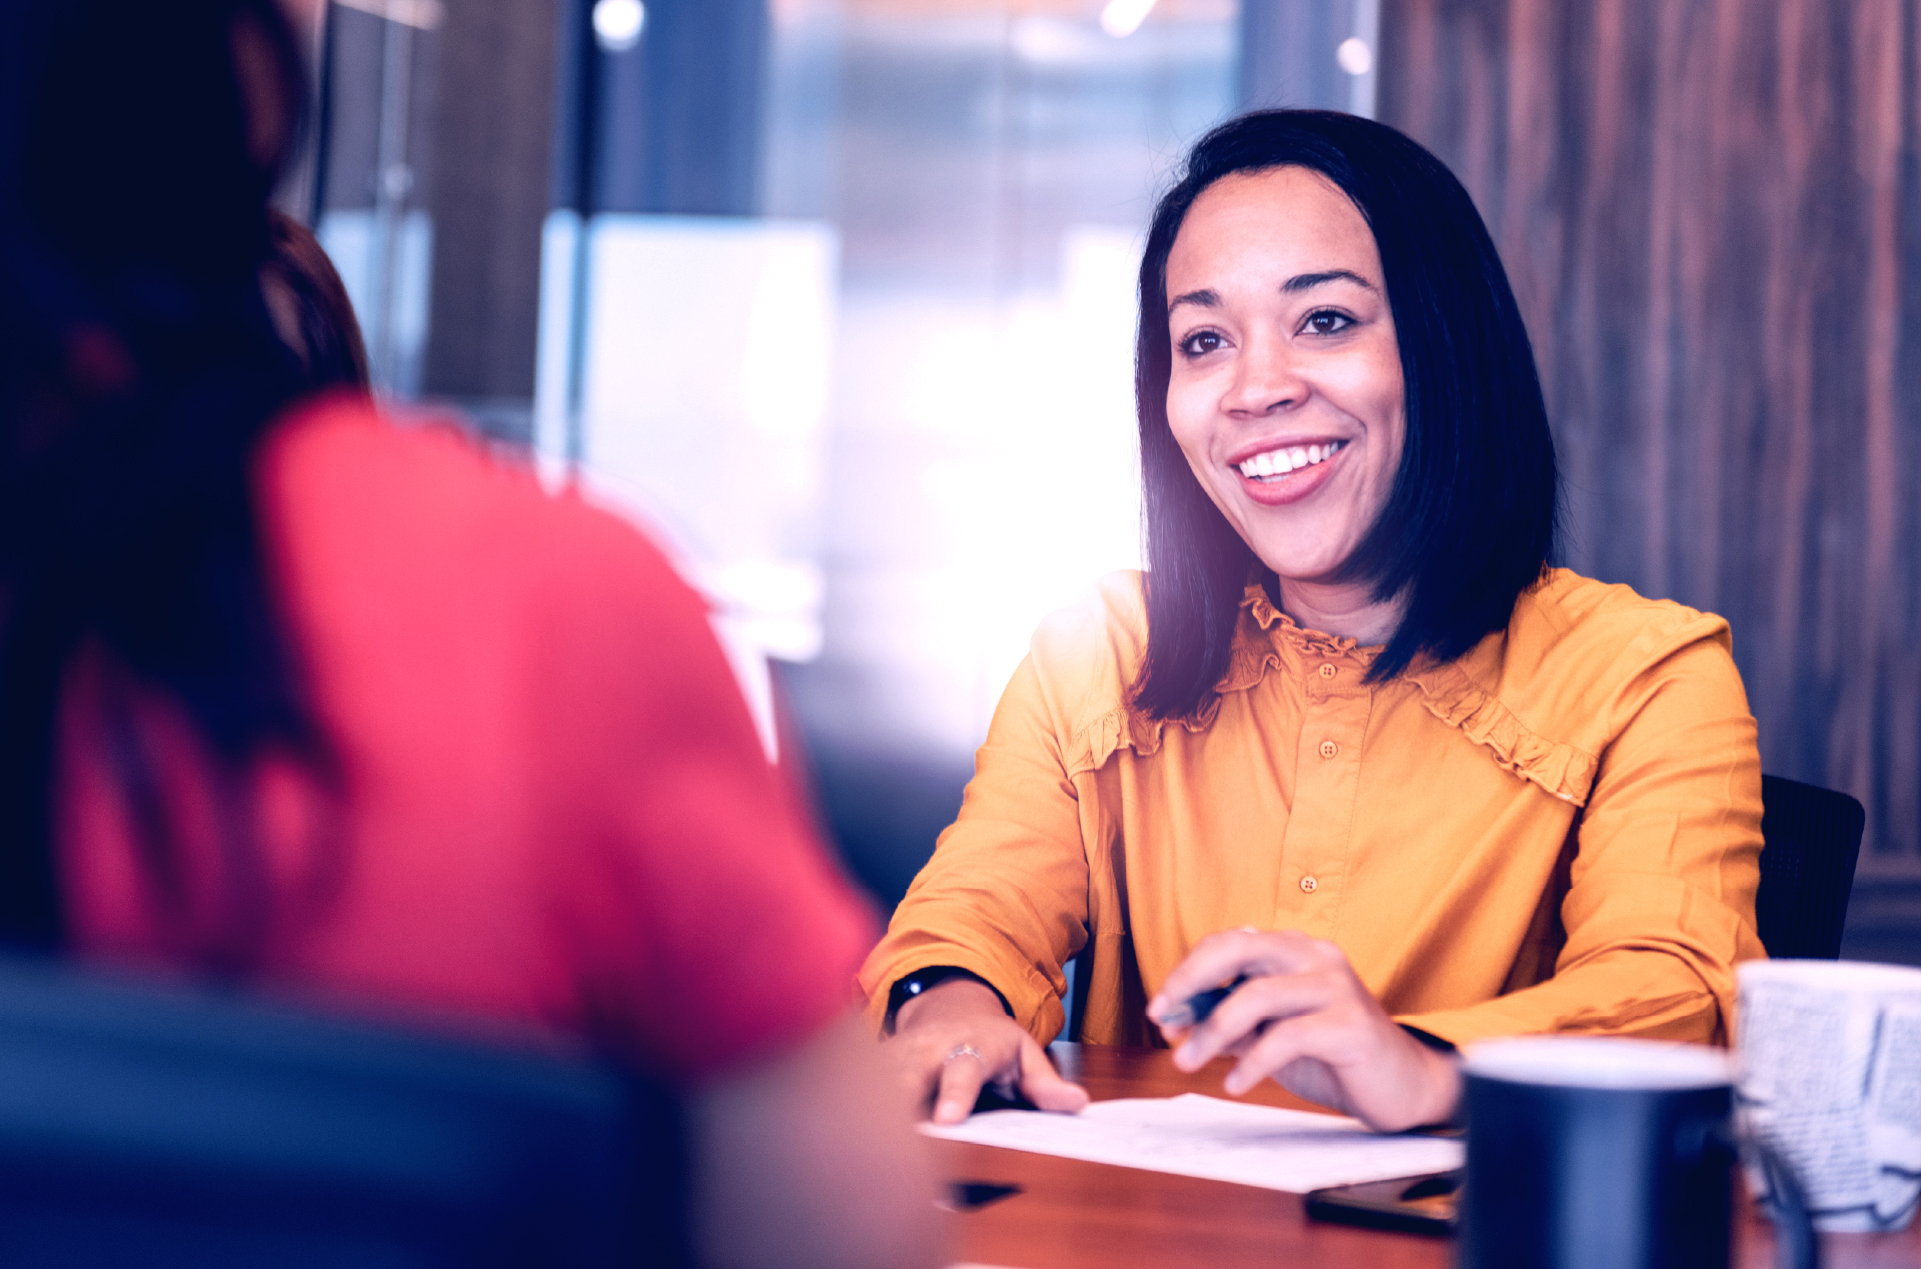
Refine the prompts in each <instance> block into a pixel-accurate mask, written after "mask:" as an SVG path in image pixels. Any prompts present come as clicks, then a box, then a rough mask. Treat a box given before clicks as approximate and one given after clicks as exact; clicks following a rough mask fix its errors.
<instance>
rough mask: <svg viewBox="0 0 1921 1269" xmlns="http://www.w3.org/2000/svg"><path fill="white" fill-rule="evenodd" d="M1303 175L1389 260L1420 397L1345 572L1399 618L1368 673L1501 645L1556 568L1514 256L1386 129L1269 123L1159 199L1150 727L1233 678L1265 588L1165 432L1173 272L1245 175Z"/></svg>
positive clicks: (1148, 370) (1143, 363)
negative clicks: (1400, 600)
mask: <svg viewBox="0 0 1921 1269" xmlns="http://www.w3.org/2000/svg"><path fill="white" fill-rule="evenodd" d="M1289 166H1293V167H1304V168H1309V169H1312V170H1313V171H1316V172H1319V173H1320V174H1321V175H1323V176H1325V177H1326V178H1327V179H1329V180H1330V181H1332V182H1333V183H1334V184H1335V185H1337V186H1338V187H1340V189H1341V190H1342V192H1344V193H1345V194H1346V195H1347V196H1348V197H1349V198H1350V199H1352V200H1353V202H1354V205H1355V206H1356V207H1357V208H1359V209H1360V212H1361V215H1362V216H1363V217H1365V218H1366V220H1367V223H1368V226H1369V227H1370V228H1371V229H1372V230H1373V232H1374V241H1375V243H1376V245H1377V246H1378V247H1379V249H1380V254H1381V268H1382V272H1383V273H1384V275H1385V280H1386V283H1387V295H1388V302H1389V305H1390V307H1391V309H1392V312H1393V315H1394V329H1395V332H1396V334H1397V336H1398V338H1399V341H1400V352H1401V372H1402V376H1403V378H1404V381H1405V385H1406V420H1407V438H1406V442H1405V444H1404V445H1403V447H1402V452H1401V464H1400V469H1399V470H1398V471H1397V472H1396V473H1395V478H1394V487H1393V489H1392V491H1391V492H1390V493H1389V495H1388V500H1387V504H1386V506H1385V507H1384V508H1383V510H1382V512H1381V516H1380V519H1379V520H1378V521H1376V523H1375V524H1374V526H1373V528H1372V529H1371V530H1370V531H1369V533H1368V535H1367V537H1366V538H1365V539H1363V541H1362V542H1361V545H1360V546H1359V547H1358V548H1357V549H1356V551H1355V554H1354V556H1353V558H1352V559H1351V560H1350V561H1349V563H1348V565H1347V572H1348V575H1349V576H1351V577H1354V578H1356V579H1361V580H1366V581H1368V582H1370V583H1371V584H1372V586H1373V590H1374V594H1375V596H1376V598H1377V599H1380V600H1387V599H1391V598H1393V597H1395V596H1397V595H1400V596H1404V597H1405V602H1406V611H1405V615H1404V616H1403V617H1402V619H1401V622H1400V625H1399V626H1398V627H1397V628H1396V629H1395V631H1394V633H1393V635H1392V637H1391V638H1389V640H1388V642H1387V646H1386V648H1385V649H1383V650H1382V653H1381V655H1380V656H1379V658H1377V659H1376V660H1375V662H1374V664H1373V667H1372V669H1371V671H1370V674H1369V677H1370V679H1371V680H1372V681H1376V682H1379V681H1383V680H1386V679H1388V678H1391V677H1393V676H1395V675H1397V674H1399V673H1401V672H1402V671H1404V670H1406V669H1407V668H1408V667H1409V666H1410V665H1411V664H1413V663H1414V661H1415V660H1416V658H1417V657H1422V656H1426V657H1431V658H1433V659H1434V660H1436V661H1449V660H1452V659H1454V658H1455V657H1458V656H1460V655H1461V654H1462V653H1464V652H1466V651H1467V650H1468V649H1469V648H1471V647H1473V646H1474V645H1475V643H1477V642H1479V640H1480V639H1481V638H1482V637H1483V636H1485V635H1486V634H1488V633H1489V632H1490V631H1493V630H1498V629H1500V628H1502V627H1503V626H1505V625H1506V624H1507V622H1508V619H1509V617H1510V616H1511V615H1512V613H1513V610H1514V602H1515V600H1516V598H1518V597H1519V595H1520V594H1521V592H1522V591H1523V590H1525V589H1526V588H1527V587H1528V586H1530V585H1532V584H1533V583H1534V582H1536V581H1537V580H1539V578H1540V577H1541V574H1542V571H1543V569H1544V568H1545V567H1546V566H1547V561H1548V558H1549V556H1550V554H1551V553H1552V551H1553V548H1554V536H1555V521H1556V508H1557V503H1556V476H1555V466H1554V442H1553V438H1552V437H1551V436H1550V434H1549V431H1548V423H1547V409H1546V406H1545V404H1544V403H1543V401H1542V399H1541V387H1540V381H1539V379H1538V378H1537V376H1536V374H1535V369H1534V353H1533V349H1532V347H1531V346H1530V345H1529V343H1528V337H1527V330H1526V328H1525V327H1524V326H1523V325H1522V322H1521V313H1520V309H1519V307H1518V306H1517V305H1516V304H1515V302H1514V293H1513V291H1512V290H1511V289H1510V288H1509V286H1508V281H1507V274H1506V272H1505V271H1504V270H1503V269H1502V268H1501V259H1500V256H1499V255H1498V254H1497V253H1496V251H1495V249H1494V243H1493V240H1492V239H1490V238H1489V237H1488V233H1487V228H1486V226H1484V225H1483V224H1482V223H1481V217H1480V215H1479V213H1477V212H1476V211H1475V210H1474V203H1473V200H1471V199H1470V198H1469V197H1468V194H1467V191H1466V190H1464V189H1462V188H1461V184H1460V182H1459V181H1457V180H1455V179H1454V176H1453V174H1452V173H1451V172H1449V171H1448V170H1447V168H1446V167H1445V166H1443V165H1442V163H1441V162H1440V160H1438V159H1436V158H1435V157H1434V156H1433V155H1431V154H1429V153H1428V152H1427V151H1426V150H1424V149H1422V148H1421V147H1420V146H1419V145H1417V144H1415V143H1414V142H1413V141H1411V140H1409V139H1408V138H1407V137H1405V136H1403V135H1401V134H1400V133H1399V132H1396V131H1395V130H1394V129H1392V128H1390V127H1387V126H1386V125H1384V124H1379V123H1375V122H1373V121H1372V120H1368V119H1362V118H1358V117H1356V116H1353V115H1344V114H1336V113H1333V112H1331V111H1322V110H1264V111H1258V112H1256V113H1253V114H1247V115H1242V116H1241V117H1240V118H1237V119H1233V120H1230V121H1229V122H1227V123H1224V124H1222V125H1221V126H1220V127H1218V128H1215V129H1214V130H1213V131H1212V132H1210V133H1208V134H1207V135H1206V136H1205V137H1203V138H1201V140H1200V141H1199V143H1197V144H1196V145H1195V146H1194V149H1193V151H1192V152H1191V153H1190V154H1189V155H1188V157H1187V163H1186V167H1185V170H1184V171H1183V173H1182V175H1181V178H1180V181H1179V183H1177V184H1176V185H1175V186H1174V187H1173V188H1172V189H1171V190H1169V191H1168V192H1167V194H1166V195H1165V196H1164V197H1163V198H1162V199H1161V201H1160V205H1159V206H1158V207H1157V208H1156V210H1155V213H1154V221H1153V224H1152V227H1151V228H1150V230H1149V232H1148V237H1147V248H1146V251H1145V253H1144V255H1143V257H1142V260H1141V273H1140V322H1139V327H1138V334H1137V336H1136V345H1135V372H1134V377H1135V392H1136V407H1137V411H1138V414H1139V420H1140V441H1141V478H1142V482H1143V485H1144V491H1143V492H1144V500H1145V512H1146V534H1147V563H1148V575H1147V583H1146V591H1147V620H1148V646H1147V658H1146V661H1145V663H1144V664H1143V666H1142V668H1141V673H1140V676H1139V678H1138V680H1137V682H1136V683H1135V692H1134V699H1135V704H1136V706H1137V707H1138V708H1140V709H1142V710H1143V711H1144V712H1146V713H1147V714H1149V715H1151V716H1153V717H1157V718H1172V717H1180V716H1185V715H1188V714H1190V713H1192V712H1193V711H1195V710H1196V709H1198V708H1199V707H1200V706H1201V705H1203V704H1204V703H1205V701H1206V700H1207V699H1208V697H1209V695H1210V694H1211V692H1212V690H1213V688H1214V685H1215V684H1216V683H1217V682H1218V681H1219V680H1220V677H1221V675H1222V674H1223V673H1224V672H1225V671H1226V668H1227V663H1228V656H1229V652H1230V649H1231V646H1232V643H1233V638H1234V629H1235V626H1236V624H1237V622H1238V619H1239V608H1240V604H1241V600H1242V596H1243V594H1244V592H1245V590H1246V587H1247V584H1248V582H1249V581H1250V580H1251V578H1252V577H1254V576H1257V575H1263V576H1264V575H1265V570H1264V569H1262V568H1261V566H1260V565H1259V562H1258V561H1257V560H1256V559H1255V556H1254V553H1253V551H1252V550H1250V549H1249V547H1248V546H1247V544H1246V543H1245V542H1244V541H1243V540H1242V539H1241V537H1240V535H1239V534H1238V533H1236V532H1235V530H1234V528H1233V526H1232V525H1230V524H1229V523H1228V521H1227V518H1226V517H1225V516H1223V515H1222V514H1221V512H1220V511H1219V509H1218V508H1216V507H1215V505H1214V503H1213V502H1212V501H1211V500H1210V499H1209V498H1208V496H1207V493H1206V492H1205V491H1204V490H1203V489H1202V488H1201V484H1200V482H1199V480H1197V479H1196V478H1195V476H1194V473H1193V471H1192V470H1191V469H1190V468H1189V467H1188V464H1187V460H1186V458H1185V457H1184V456H1183V455H1182V453H1181V448H1180V446H1179V444H1178V443H1176V441H1175V439H1174V434H1173V432H1172V431H1171V430H1170V429H1169V427H1168V423H1167V384H1168V376H1169V373H1170V368H1171V361H1172V353H1171V347H1170V335H1169V327H1168V314H1167V257H1168V254H1169V252H1170V251H1171V250H1172V249H1173V246H1174V238H1175V236H1176V235H1177V234H1178V233H1179V232H1180V228H1181V222H1182V221H1183V220H1184V219H1185V218H1186V216H1187V211H1188V208H1189V207H1191V206H1193V204H1194V200H1195V198H1196V197H1198V196H1199V195H1200V193H1201V191H1203V190H1205V189H1206V188H1207V187H1208V186H1210V185H1212V184H1213V183H1214V182H1216V181H1218V180H1220V179H1221V178H1222V177H1224V176H1227V175H1229V174H1231V173H1235V172H1250V171H1261V170H1265V169H1271V168H1277V167H1289Z"/></svg>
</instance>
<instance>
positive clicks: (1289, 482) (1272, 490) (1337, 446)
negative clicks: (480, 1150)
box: [1230, 440, 1347, 507]
mask: <svg viewBox="0 0 1921 1269" xmlns="http://www.w3.org/2000/svg"><path fill="white" fill-rule="evenodd" d="M1346 448H1347V442H1346V441H1339V440H1326V441H1322V440H1315V441H1303V442H1288V441H1278V442H1264V443H1263V445H1262V447H1261V448H1259V449H1257V450H1256V451H1255V452H1254V453H1253V454H1252V455H1251V456H1249V457H1247V458H1242V459H1233V460H1230V465H1231V466H1233V467H1234V468H1235V469H1236V470H1238V471H1239V472H1240V473H1241V479H1242V480H1243V481H1244V482H1246V485H1247V496H1248V497H1249V498H1252V499H1253V500H1254V501H1255V502H1258V503H1260V504H1261V505H1263V506H1268V507H1278V506H1282V505H1284V504H1286V503H1290V502H1299V501H1300V500H1301V499H1303V498H1305V497H1307V496H1308V495H1309V494H1311V493H1313V492H1314V491H1315V490H1316V489H1319V488H1320V487H1321V485H1322V483H1323V482H1325V481H1326V480H1327V478H1328V477H1329V476H1330V475H1332V474H1333V471H1334V468H1335V463H1334V461H1333V460H1334V458H1335V456H1336V455H1338V454H1339V453H1340V452H1341V451H1342V450H1344V449H1346Z"/></svg>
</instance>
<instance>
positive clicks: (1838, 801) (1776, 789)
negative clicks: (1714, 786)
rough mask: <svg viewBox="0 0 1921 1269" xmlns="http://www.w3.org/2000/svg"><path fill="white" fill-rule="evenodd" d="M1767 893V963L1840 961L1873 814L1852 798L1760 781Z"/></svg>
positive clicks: (1761, 914) (1762, 907)
mask: <svg viewBox="0 0 1921 1269" xmlns="http://www.w3.org/2000/svg"><path fill="white" fill-rule="evenodd" d="M1761 808H1762V810H1761V839H1762V845H1761V889H1760V891H1759V892H1758V893H1757V894H1756V895H1755V897H1754V915H1755V924H1756V925H1757V926H1758V927H1759V929H1760V931H1761V943H1762V946H1764V947H1766V948H1767V949H1768V955H1769V956H1772V957H1775V958H1776V959H1781V958H1785V957H1805V958H1810V959H1818V960H1830V961H1831V960H1833V959H1835V958H1836V957H1837V956H1839V955H1840V954H1841V928H1842V926H1843V925H1844V924H1846V922H1847V918H1848V895H1849V894H1850V893H1851V892H1852V891H1853V889H1854V864H1855V860H1856V859H1857V858H1858V857H1859V855H1860V853H1861V831H1862V829H1863V828H1864V827H1866V825H1867V819H1868V814H1867V811H1866V810H1865V809H1864V808H1863V807H1862V805H1861V804H1860V803H1859V802H1857V801H1855V800H1854V799H1853V798H1851V797H1849V796H1848V795H1847V794H1845V793H1837V792H1835V791H1834V790H1833V789H1823V788H1820V787H1818V786H1816V785H1812V784H1802V783H1800V782H1799V781H1797V780H1785V779H1782V778H1781V777H1779V776H1762V777H1761Z"/></svg>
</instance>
